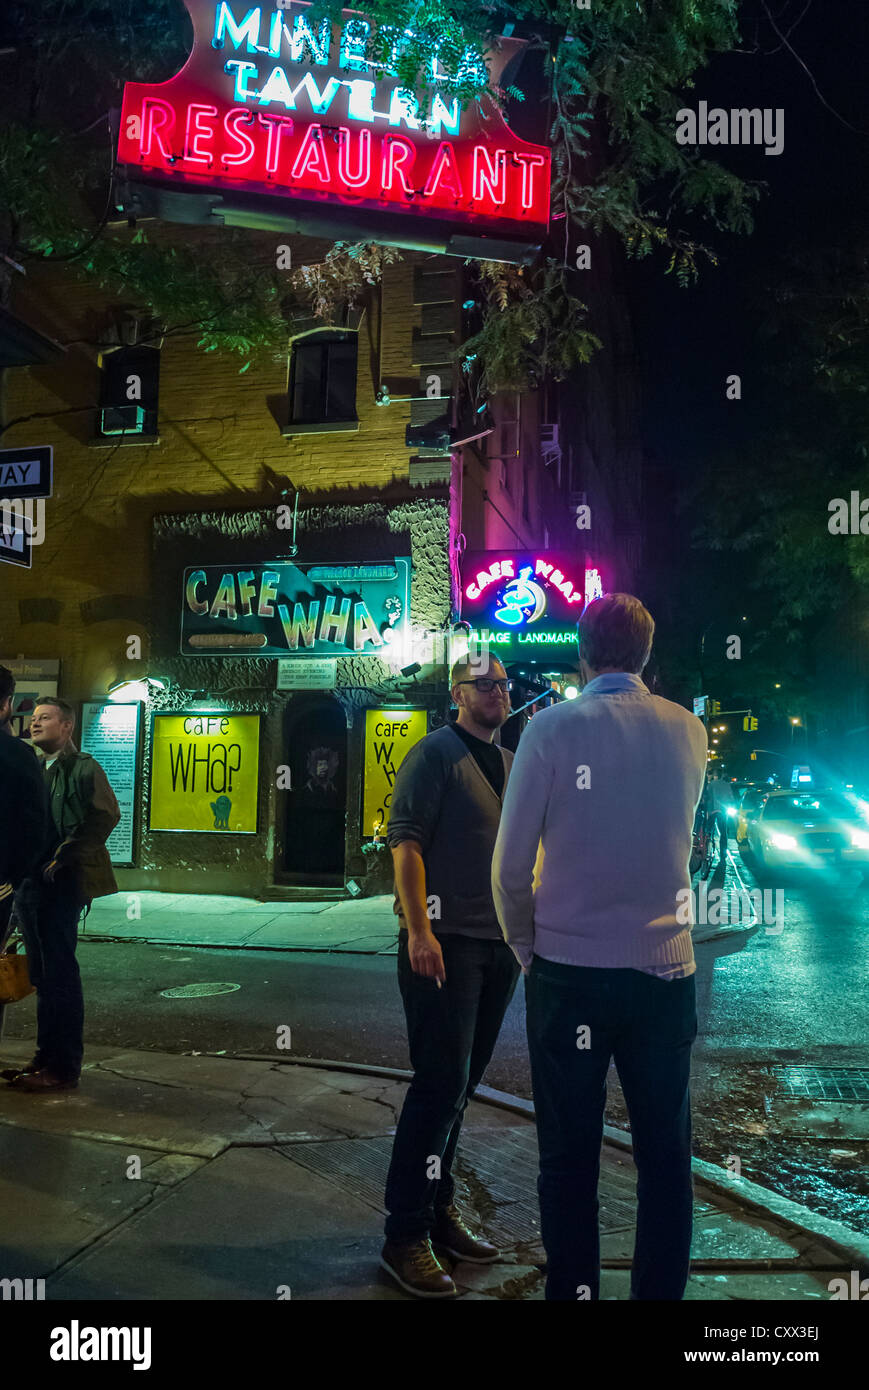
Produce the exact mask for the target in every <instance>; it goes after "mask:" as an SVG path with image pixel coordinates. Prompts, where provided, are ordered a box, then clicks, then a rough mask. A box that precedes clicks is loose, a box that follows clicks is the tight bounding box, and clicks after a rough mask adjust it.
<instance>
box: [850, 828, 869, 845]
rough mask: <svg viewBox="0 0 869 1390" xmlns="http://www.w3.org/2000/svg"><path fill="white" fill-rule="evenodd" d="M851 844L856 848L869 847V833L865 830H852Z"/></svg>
mask: <svg viewBox="0 0 869 1390" xmlns="http://www.w3.org/2000/svg"><path fill="white" fill-rule="evenodd" d="M851 844H852V845H853V846H854V848H855V849H869V835H867V833H866V831H865V830H852V832H851Z"/></svg>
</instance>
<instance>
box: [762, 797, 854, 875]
mask: <svg viewBox="0 0 869 1390" xmlns="http://www.w3.org/2000/svg"><path fill="white" fill-rule="evenodd" d="M746 837H747V843H748V847H749V849H750V850H751V853H752V854H753V856H754V859H755V862H756V864H757V865H758V867H759V868H760V869H761V870H763V869H767V868H773V867H775V868H805V869H819V868H824V867H826V866H828V865H830V864H840V865H848V864H851V865H854V866H855V867H856V868H860V869H862V870H863V872H864V875H865V874H866V873H867V872H869V816H867V814H866V813H865V812H864V811H861V810H860V809H859V808H858V805H857V802H856V798H854V800H853V801H852V800H851V799H849V798H848V797H846V796H842V795H841V794H840V793H838V792H835V791H830V790H823V791H812V792H799V791H794V790H783V791H772V792H770V793H769V795H768V796H767V798H766V800H765V801H764V803H763V805H762V806H761V807H760V808H759V810H758V812H757V814H756V815H755V816H754V817H752V818H749V819H747V821H746Z"/></svg>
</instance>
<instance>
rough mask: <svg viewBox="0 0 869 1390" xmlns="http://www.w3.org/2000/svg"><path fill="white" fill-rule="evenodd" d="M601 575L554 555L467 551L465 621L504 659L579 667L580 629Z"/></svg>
mask: <svg viewBox="0 0 869 1390" xmlns="http://www.w3.org/2000/svg"><path fill="white" fill-rule="evenodd" d="M602 593H603V584H602V580H601V574H600V571H599V570H598V569H596V568H593V567H590V566H585V565H584V564H583V562H582V559H581V558H580V559H575V558H572V557H571V556H569V555H562V554H554V553H553V552H552V551H546V552H541V551H534V550H529V551H518V550H517V551H494V550H487V551H466V552H465V554H464V555H463V557H462V617H463V618H464V619H466V620H467V622H468V623H470V625H471V634H472V640H473V639H476V640H478V641H480V642H482V643H487V644H488V645H489V647H490V650H491V651H492V652H493V653H494V654H495V655H496V656H498V657H499V658H500V659H501V660H509V661H516V660H520V659H524V660H529V659H530V660H533V661H539V660H541V659H542V660H545V659H546V658H547V657H553V658H556V659H557V660H558V661H565V660H566V661H569V662H575V661H576V659H577V655H576V624H577V622H578V621H579V617H580V614H581V613H582V610H583V608H584V607H585V605H586V603H590V602H591V600H592V599H595V598H600V596H601V594H602Z"/></svg>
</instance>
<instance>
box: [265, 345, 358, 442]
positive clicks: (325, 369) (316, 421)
mask: <svg viewBox="0 0 869 1390" xmlns="http://www.w3.org/2000/svg"><path fill="white" fill-rule="evenodd" d="M349 342H352V343H353V344H354V346H355V351H354V354H353V366H354V371H353V414H352V416H340V417H339V416H335V417H334V418H329V417H328V416H327V415H325V413H323V414H321V415H320V416H319V417H308V418H303V419H294V418H293V408H294V402H295V395H296V378H297V371H298V365H299V354H300V352H304V351H305V349H307V350H308V351H309V352H310V351H311V350H312V349H314V348H316V349H318V350H319V353H320V382H319V392H318V395H319V406H320V410H321V411H322V412H325V410H326V409H328V404H329V386H330V379H331V373H330V357H331V354H330V352H329V348H330V347H331V346H336V347H337V346H338V345H343V344H346V343H349ZM358 387H359V333H358V330H356V329H346V328H340V329H339V328H318V329H315V330H314V331H313V332H312V333H307V334H303V335H301V336H300V337H298V338H296V339H294V341H293V342H292V343H291V345H290V360H289V364H288V371H287V424H286V426H285V428H284V429H283V431H282V433H283V434H313V433H322V434H328V433H332V432H335V431H345V430H358V429H359V414H358V411H357V408H356V394H357V391H358Z"/></svg>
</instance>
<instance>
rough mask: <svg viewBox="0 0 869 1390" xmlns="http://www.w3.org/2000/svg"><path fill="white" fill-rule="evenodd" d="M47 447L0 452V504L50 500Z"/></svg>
mask: <svg viewBox="0 0 869 1390" xmlns="http://www.w3.org/2000/svg"><path fill="white" fill-rule="evenodd" d="M53 460H54V449H53V447H52V445H51V444H37V445H35V446H31V447H29V448H19V449H0V500H2V499H3V498H4V497H20V498H22V499H24V498H27V497H50V496H51V493H52V486H53V482H54V463H53Z"/></svg>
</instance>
